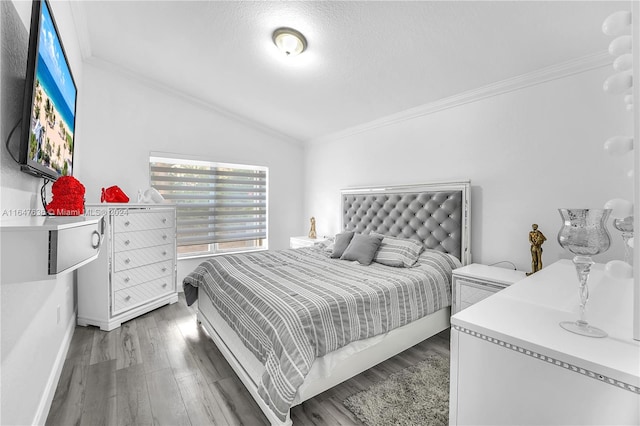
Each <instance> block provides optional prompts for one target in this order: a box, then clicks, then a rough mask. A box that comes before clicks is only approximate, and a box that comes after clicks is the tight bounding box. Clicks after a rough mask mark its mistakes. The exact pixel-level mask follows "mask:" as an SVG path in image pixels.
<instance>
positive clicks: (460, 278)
mask: <svg viewBox="0 0 640 426" xmlns="http://www.w3.org/2000/svg"><path fill="white" fill-rule="evenodd" d="M524 278H525V273H524V272H523V271H514V270H513V269H505V268H498V267H497V266H487V265H481V264H479V263H472V264H471V265H467V266H463V267H462V268H458V269H454V271H453V282H452V283H451V284H452V290H453V291H452V294H453V305H452V307H451V315H453V314H455V313H456V312H459V311H461V310H463V309H464V308H467V307H469V306H471V305H473V304H474V303H477V302H479V301H481V300H482V299H486V298H487V297H489V296H491V295H492V294H494V293H497V292H498V291H500V290H502V289H504V288H505V287H508V286H510V285H511V284H513V283H515V282H517V281H520V280H522V279H524Z"/></svg>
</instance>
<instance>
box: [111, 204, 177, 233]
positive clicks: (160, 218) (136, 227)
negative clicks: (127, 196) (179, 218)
mask: <svg viewBox="0 0 640 426" xmlns="http://www.w3.org/2000/svg"><path fill="white" fill-rule="evenodd" d="M113 225H114V226H113V228H114V231H115V232H130V231H144V230H147V229H161V228H172V227H173V226H175V210H174V209H163V210H161V211H158V209H154V210H153V211H148V210H129V213H128V214H126V215H122V216H120V215H118V216H114V217H113Z"/></svg>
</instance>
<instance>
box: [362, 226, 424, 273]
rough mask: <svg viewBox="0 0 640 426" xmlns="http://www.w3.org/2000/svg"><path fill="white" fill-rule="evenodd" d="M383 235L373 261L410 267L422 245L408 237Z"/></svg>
mask: <svg viewBox="0 0 640 426" xmlns="http://www.w3.org/2000/svg"><path fill="white" fill-rule="evenodd" d="M373 235H378V236H380V237H383V239H382V243H381V244H380V248H379V249H378V251H377V253H376V255H375V256H374V258H373V261H374V262H377V263H381V264H383V265H387V266H395V267H398V268H402V267H404V268H411V267H412V266H414V265H415V264H416V262H417V261H418V258H419V257H420V253H422V250H424V246H423V245H422V243H421V242H420V241H417V240H412V239H409V238H396V237H389V236H382V235H380V234H373Z"/></svg>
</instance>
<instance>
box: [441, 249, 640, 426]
mask: <svg viewBox="0 0 640 426" xmlns="http://www.w3.org/2000/svg"><path fill="white" fill-rule="evenodd" d="M589 289H590V297H589V303H588V305H587V320H588V321H589V323H591V324H593V325H594V326H597V327H599V328H602V329H603V330H605V331H607V332H608V333H609V336H608V337H605V338H591V337H585V336H581V335H578V334H573V333H571V332H568V331H566V330H564V329H563V328H561V327H560V326H559V325H558V324H559V323H560V322H561V321H573V320H576V319H577V318H578V316H579V313H578V303H579V302H578V301H579V298H578V279H577V276H576V271H575V268H574V266H573V264H572V263H571V261H568V260H561V261H559V262H556V263H554V264H552V265H550V266H548V267H545V268H544V269H542V270H541V271H539V272H536V273H535V274H533V275H531V276H529V277H527V278H525V279H523V280H521V281H519V282H517V283H515V284H513V285H511V286H509V287H507V288H505V289H504V290H502V291H500V292H498V293H497V294H495V295H493V296H492V297H490V298H488V299H486V300H483V301H482V302H481V303H477V304H475V305H473V306H470V307H468V308H467V309H465V310H463V311H460V312H459V313H457V314H455V315H454V316H452V317H451V381H450V404H449V406H450V413H449V422H450V424H451V425H463V424H474V425H478V424H491V425H543V424H544V425H551V424H555V425H566V424H576V425H577V424H581V425H586V424H599V425H603V424H616V425H622V424H633V425H638V424H640V362H639V360H640V342H638V341H635V340H633V337H632V328H633V327H632V324H633V314H632V313H633V282H632V280H616V279H613V278H611V277H608V276H607V275H606V274H605V273H604V267H603V265H600V264H598V265H594V267H593V268H592V272H591V276H590V278H589Z"/></svg>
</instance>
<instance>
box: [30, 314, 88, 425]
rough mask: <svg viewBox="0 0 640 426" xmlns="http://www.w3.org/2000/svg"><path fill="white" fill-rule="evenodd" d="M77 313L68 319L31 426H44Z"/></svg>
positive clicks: (74, 326)
mask: <svg viewBox="0 0 640 426" xmlns="http://www.w3.org/2000/svg"><path fill="white" fill-rule="evenodd" d="M77 315H78V312H77V311H74V312H73V316H72V317H71V318H70V319H69V324H68V325H67V331H66V332H65V334H64V339H63V340H62V344H61V345H60V349H59V350H58V355H57V356H56V361H55V363H54V364H53V368H52V369H51V374H50V375H49V380H47V386H46V387H45V389H44V392H43V394H42V398H41V399H40V403H39V404H38V410H37V411H36V415H35V416H34V418H33V422H32V423H31V424H33V425H44V424H45V422H46V421H47V416H48V415H49V410H50V409H51V403H52V402H53V396H54V395H55V393H56V388H57V387H58V381H60V375H61V374H62V367H64V361H65V360H66V359H67V353H68V352H69V346H70V345H71V339H72V338H73V332H74V330H75V328H76V317H77Z"/></svg>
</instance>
